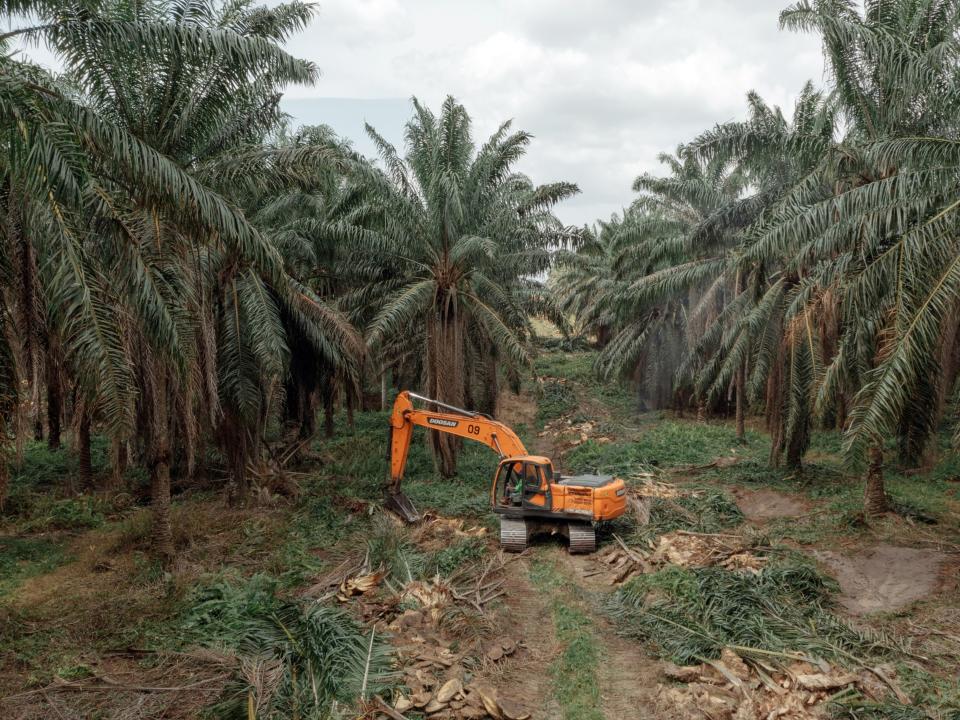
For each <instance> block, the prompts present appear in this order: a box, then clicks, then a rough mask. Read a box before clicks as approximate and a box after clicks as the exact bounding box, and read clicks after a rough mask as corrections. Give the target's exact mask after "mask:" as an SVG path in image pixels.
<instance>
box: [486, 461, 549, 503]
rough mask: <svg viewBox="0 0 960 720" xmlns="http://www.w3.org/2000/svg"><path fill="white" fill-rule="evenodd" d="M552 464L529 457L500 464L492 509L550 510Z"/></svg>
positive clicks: (495, 482)
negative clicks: (493, 507)
mask: <svg viewBox="0 0 960 720" xmlns="http://www.w3.org/2000/svg"><path fill="white" fill-rule="evenodd" d="M552 479H553V463H551V462H550V460H549V459H548V458H545V457H539V456H528V457H519V458H507V459H505V460H502V461H501V462H500V467H499V468H498V469H497V475H496V480H495V481H494V488H493V497H494V505H495V506H499V507H502V508H507V507H519V508H531V509H537V510H550V509H551V506H552V503H551V495H550V481H551V480H552Z"/></svg>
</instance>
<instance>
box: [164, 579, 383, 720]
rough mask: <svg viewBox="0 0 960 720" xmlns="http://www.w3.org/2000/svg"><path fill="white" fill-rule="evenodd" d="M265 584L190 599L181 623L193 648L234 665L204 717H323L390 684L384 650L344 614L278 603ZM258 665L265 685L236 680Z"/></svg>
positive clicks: (271, 583)
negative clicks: (254, 713) (224, 653)
mask: <svg viewBox="0 0 960 720" xmlns="http://www.w3.org/2000/svg"><path fill="white" fill-rule="evenodd" d="M279 590H280V587H279V586H278V585H277V583H276V581H275V580H274V579H272V578H268V577H266V576H263V575H256V576H254V577H252V578H248V579H246V580H243V581H239V582H227V581H224V582H220V583H217V584H215V585H212V586H209V587H206V588H204V589H203V590H200V591H198V592H196V593H195V596H194V598H193V603H192V605H191V607H190V609H189V610H188V612H187V613H186V616H185V618H184V622H183V628H184V632H185V635H186V636H187V637H189V638H190V639H191V640H192V641H193V642H194V643H197V644H200V645H205V646H209V647H213V648H226V649H228V650H231V651H233V652H235V653H236V654H237V655H238V656H239V658H238V662H237V664H236V667H235V669H234V671H233V676H232V680H231V682H230V684H229V685H228V687H227V688H226V690H225V691H224V694H223V696H222V697H221V699H220V701H219V702H218V703H217V704H216V705H215V706H214V707H212V708H210V710H209V711H208V715H209V716H210V717H218V718H246V717H249V716H248V714H247V712H248V706H249V705H253V706H255V707H258V708H260V711H259V714H258V717H259V716H260V715H262V716H263V717H274V716H276V717H301V718H304V719H305V720H306V719H309V718H316V719H317V720H319V719H320V718H327V717H329V713H330V709H331V706H332V704H333V703H335V702H340V703H345V704H348V705H349V704H350V703H352V702H353V701H354V700H355V699H356V698H357V697H360V695H361V690H362V691H363V692H364V693H365V694H366V696H367V697H370V696H371V695H372V694H374V693H384V692H387V691H389V689H390V688H391V686H392V685H393V684H394V682H395V676H394V673H393V672H392V670H391V667H390V666H391V662H392V657H391V651H390V648H389V646H387V645H386V644H384V643H383V642H382V641H380V640H378V639H377V638H376V636H375V635H371V632H370V631H366V630H364V629H363V628H361V627H360V626H359V625H358V624H357V623H356V622H355V621H354V620H353V619H352V618H351V617H350V616H349V615H348V614H347V613H346V612H345V611H343V610H341V609H339V608H336V607H333V606H330V605H325V604H318V603H314V602H307V601H299V600H296V599H289V598H285V597H283V596H282V595H280V593H279ZM254 663H256V664H259V665H260V666H261V667H262V668H263V670H264V671H265V672H266V674H268V675H271V676H272V677H273V680H272V682H269V683H265V682H261V681H260V679H259V678H256V677H251V674H250V673H249V672H244V667H251V666H253V664H254Z"/></svg>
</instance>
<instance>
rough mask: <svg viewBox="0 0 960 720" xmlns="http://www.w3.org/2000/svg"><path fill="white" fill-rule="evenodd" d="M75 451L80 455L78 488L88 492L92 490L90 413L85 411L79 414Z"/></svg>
mask: <svg viewBox="0 0 960 720" xmlns="http://www.w3.org/2000/svg"><path fill="white" fill-rule="evenodd" d="M77 449H78V451H79V454H80V486H81V487H82V488H83V489H85V490H89V489H91V488H93V464H92V462H91V460H90V413H89V412H88V411H87V410H82V411H81V414H80V426H79V428H78V430H77Z"/></svg>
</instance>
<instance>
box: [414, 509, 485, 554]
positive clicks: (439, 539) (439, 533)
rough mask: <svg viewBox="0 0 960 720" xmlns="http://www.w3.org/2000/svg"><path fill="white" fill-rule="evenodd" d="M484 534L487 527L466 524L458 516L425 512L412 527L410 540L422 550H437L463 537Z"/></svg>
mask: <svg viewBox="0 0 960 720" xmlns="http://www.w3.org/2000/svg"><path fill="white" fill-rule="evenodd" d="M486 536H487V528H485V527H483V526H482V525H467V524H466V523H465V522H464V521H463V520H462V519H460V518H448V517H443V516H442V515H436V514H435V513H430V512H427V513H424V515H423V518H422V520H421V521H420V522H419V523H417V525H416V527H415V528H413V531H412V535H411V540H412V541H413V542H414V543H415V544H416V545H417V546H418V547H420V548H422V549H424V550H439V549H440V548H443V547H446V546H447V545H449V544H450V543H452V542H456V541H458V540H462V539H464V538H483V537H486Z"/></svg>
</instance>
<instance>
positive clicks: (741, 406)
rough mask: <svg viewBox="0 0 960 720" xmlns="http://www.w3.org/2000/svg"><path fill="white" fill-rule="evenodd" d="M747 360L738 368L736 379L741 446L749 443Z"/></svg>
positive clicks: (738, 438) (742, 361) (738, 427)
mask: <svg viewBox="0 0 960 720" xmlns="http://www.w3.org/2000/svg"><path fill="white" fill-rule="evenodd" d="M745 364H746V359H743V360H741V361H740V366H739V367H738V368H737V377H736V381H735V382H736V403H737V442H738V443H740V444H741V445H744V444H746V442H747V431H746V408H745V405H746V397H745V394H746V393H745V389H744V380H745V379H746V377H745V376H746V367H745Z"/></svg>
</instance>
